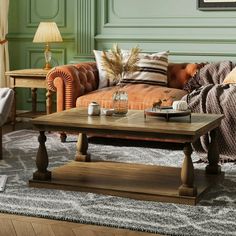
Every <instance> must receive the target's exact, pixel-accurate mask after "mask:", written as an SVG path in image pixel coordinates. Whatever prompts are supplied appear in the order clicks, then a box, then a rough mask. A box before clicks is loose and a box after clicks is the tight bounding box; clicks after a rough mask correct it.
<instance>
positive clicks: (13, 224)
mask: <svg viewBox="0 0 236 236" xmlns="http://www.w3.org/2000/svg"><path fill="white" fill-rule="evenodd" d="M36 235H37V236H152V235H153V236H154V235H155V236H156V235H157V234H150V233H142V232H136V231H130V230H125V229H116V228H108V227H102V226H95V225H85V224H78V223H71V222H65V221H57V220H47V219H40V218H36V217H25V216H18V215H10V214H0V236H36Z"/></svg>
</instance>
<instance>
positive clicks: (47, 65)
mask: <svg viewBox="0 0 236 236" xmlns="http://www.w3.org/2000/svg"><path fill="white" fill-rule="evenodd" d="M43 69H44V70H50V69H52V67H51V65H50V63H46V64H45V66H44V68H43Z"/></svg>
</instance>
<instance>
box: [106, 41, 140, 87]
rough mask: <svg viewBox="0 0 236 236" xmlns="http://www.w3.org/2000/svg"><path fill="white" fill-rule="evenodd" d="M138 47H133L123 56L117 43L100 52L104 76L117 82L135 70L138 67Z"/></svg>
mask: <svg viewBox="0 0 236 236" xmlns="http://www.w3.org/2000/svg"><path fill="white" fill-rule="evenodd" d="M140 51H141V50H140V48H138V47H135V48H132V49H131V50H130V53H129V54H127V56H125V57H124V55H123V53H122V52H121V50H120V48H119V47H118V45H117V44H114V45H113V48H112V49H111V51H109V52H105V51H103V53H102V67H103V69H104V70H105V71H106V76H107V78H108V79H109V80H112V81H113V82H114V83H119V82H120V81H121V80H122V78H125V77H127V76H128V75H129V74H132V73H133V72H135V71H137V70H138V69H139V67H138V66H137V62H138V60H139V57H138V55H139V53H140Z"/></svg>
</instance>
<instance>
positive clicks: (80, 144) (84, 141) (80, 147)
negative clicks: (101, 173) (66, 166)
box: [75, 133, 90, 162]
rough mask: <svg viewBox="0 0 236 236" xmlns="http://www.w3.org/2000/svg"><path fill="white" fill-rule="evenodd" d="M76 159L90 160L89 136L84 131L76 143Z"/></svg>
mask: <svg viewBox="0 0 236 236" xmlns="http://www.w3.org/2000/svg"><path fill="white" fill-rule="evenodd" d="M76 149H77V150H76V156H75V160H76V161H87V162H88V161H90V155H89V154H88V153H87V150H88V138H87V135H86V134H84V133H80V134H79V136H78V141H77V144H76Z"/></svg>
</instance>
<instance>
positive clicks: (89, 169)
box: [29, 108, 224, 205]
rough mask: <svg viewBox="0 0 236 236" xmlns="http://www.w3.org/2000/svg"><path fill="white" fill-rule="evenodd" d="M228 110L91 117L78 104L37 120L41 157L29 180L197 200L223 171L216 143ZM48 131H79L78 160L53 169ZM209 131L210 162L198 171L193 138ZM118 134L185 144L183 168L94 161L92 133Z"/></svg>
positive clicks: (121, 193) (64, 186) (163, 198)
mask: <svg viewBox="0 0 236 236" xmlns="http://www.w3.org/2000/svg"><path fill="white" fill-rule="evenodd" d="M223 117H224V116H223V115H216V114H192V119H191V122H189V119H188V117H176V118H172V119H171V120H170V121H166V119H164V118H157V117H147V118H144V112H143V111H136V110H130V111H129V112H128V115H127V116H125V117H119V116H103V115H101V116H88V115H87V109H78V108H74V109H71V110H66V111H63V112H59V113H53V114H50V115H46V116H42V117H38V118H36V119H33V120H32V123H33V125H34V127H35V128H36V129H38V130H39V133H40V134H39V149H38V153H37V157H36V166H37V171H36V172H35V173H34V174H33V179H32V180H30V181H29V185H30V186H33V187H45V188H57V189H64V190H78V191H87V192H95V193H103V194H110V195H117V196H124V197H131V198H135V199H145V200H156V201H164V202H175V203H184V204H191V205H194V204H196V203H197V201H198V200H199V199H200V197H201V196H202V193H203V192H204V191H205V190H206V189H207V188H208V187H209V186H211V185H212V183H214V182H215V181H216V180H218V179H221V178H222V176H223V174H222V173H221V168H220V166H219V165H218V161H219V152H218V148H217V147H218V145H217V143H216V134H217V127H218V126H219V125H220V123H221V120H222V119H223ZM45 131H65V132H78V133H79V136H78V142H77V145H76V146H77V154H76V157H75V161H71V162H69V163H68V164H66V165H64V166H60V167H57V168H55V169H54V170H52V171H49V170H48V169H47V168H48V161H49V160H48V154H47V150H46V146H45V142H46V136H45ZM208 132H210V136H211V143H210V145H209V151H208V160H209V164H208V165H207V166H206V169H205V171H204V170H194V167H193V163H192V159H191V154H192V147H191V143H193V142H194V141H196V140H197V139H198V138H199V137H200V136H202V135H204V134H206V133H208ZM89 133H93V134H103V135H104V134H115V135H121V136H122V135H124V136H130V137H135V138H144V137H145V138H155V139H157V140H159V141H162V142H175V143H179V144H181V145H182V146H183V145H184V149H183V152H184V155H183V157H184V162H183V166H182V168H177V167H164V166H155V165H142V164H134V163H129V164H128V163H117V162H104V161H90V155H89V154H88V153H87V149H88V141H87V135H86V134H89Z"/></svg>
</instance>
